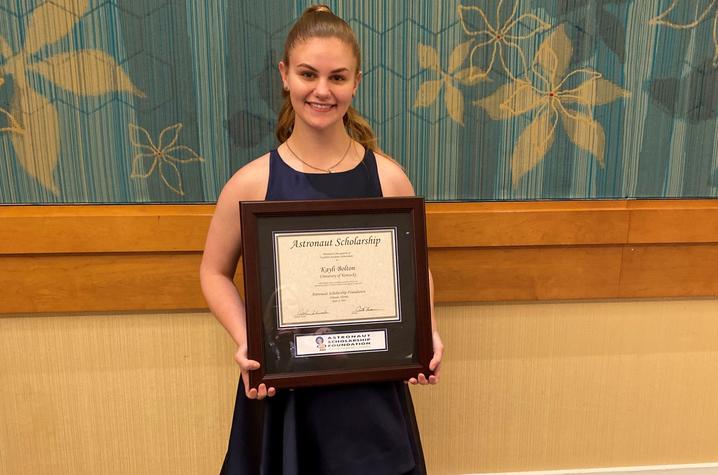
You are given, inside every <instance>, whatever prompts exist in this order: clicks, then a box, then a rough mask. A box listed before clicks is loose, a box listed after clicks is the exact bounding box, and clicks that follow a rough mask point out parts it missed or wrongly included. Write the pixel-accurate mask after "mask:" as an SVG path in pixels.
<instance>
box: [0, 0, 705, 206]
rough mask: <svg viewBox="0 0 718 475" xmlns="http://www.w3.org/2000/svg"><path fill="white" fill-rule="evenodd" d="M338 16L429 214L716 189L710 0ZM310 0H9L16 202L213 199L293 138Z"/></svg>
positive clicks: (368, 92) (4, 116)
mask: <svg viewBox="0 0 718 475" xmlns="http://www.w3.org/2000/svg"><path fill="white" fill-rule="evenodd" d="M328 3H329V5H330V6H331V7H332V9H333V10H334V11H335V12H336V13H337V14H338V15H340V16H341V17H343V18H344V19H346V20H347V21H348V22H349V23H350V25H351V26H352V27H353V28H354V30H355V32H356V34H357V36H358V38H359V40H360V43H361V45H362V51H363V55H364V57H363V64H362V69H363V74H364V77H363V83H362V85H361V86H360V90H359V94H358V96H357V99H356V103H355V104H356V106H357V108H358V109H359V110H360V111H361V112H362V113H363V114H364V115H365V116H366V117H367V118H368V119H369V120H370V122H371V123H372V125H373V126H374V128H375V131H376V132H377V135H378V137H379V141H380V145H381V146H382V148H383V149H384V150H385V151H386V152H387V153H388V154H390V155H391V156H393V157H394V158H395V159H396V160H398V161H399V162H401V163H402V165H403V166H404V167H405V168H406V170H407V173H408V175H409V177H410V178H411V180H412V181H413V183H414V185H415V188H416V189H417V192H418V193H419V194H422V195H424V196H426V197H427V198H428V199H430V200H515V199H530V200H533V199H602V198H606V199H609V198H629V199H630V198H684V197H685V198H688V197H691V198H692V197H700V198H707V197H715V196H716V195H718V144H717V143H716V131H717V130H718V120H717V119H718V60H717V59H718V53H717V51H718V37H717V36H716V33H715V31H718V2H716V1H715V0H551V1H541V0H533V1H530V0H521V1H519V0H473V1H471V0H466V1H455V0H435V1H396V0H364V1H359V0H335V1H330V2H328ZM309 4H310V2H308V1H299V0H296V1H285V0H271V1H266V0H265V1H236V0H109V1H105V0H0V203H5V204H9V203H85V202H87V203H147V202H157V203H162V202H174V203H182V202H212V201H214V200H216V198H217V196H218V193H219V191H220V190H221V187H222V185H223V183H224V182H225V181H226V180H227V179H228V178H229V176H231V174H232V173H233V172H234V171H236V170H237V169H238V168H239V167H241V166H242V165H244V164H246V163H248V162H249V161H250V160H252V159H253V158H254V157H257V156H259V155H261V154H262V153H264V152H266V151H267V150H268V149H271V148H273V147H276V145H277V144H276V141H275V138H274V132H273V129H274V124H275V117H276V113H277V110H278V108H279V105H280V99H281V97H280V90H281V87H280V85H281V83H280V81H279V77H278V73H277V69H276V65H277V62H278V61H279V59H280V56H281V52H282V48H283V41H284V38H285V36H286V34H287V32H288V30H289V28H290V27H291V25H292V22H293V21H294V19H295V18H297V16H298V15H300V14H301V12H302V11H303V10H304V9H305V8H306V7H307V6H308V5H309ZM492 58H493V60H492Z"/></svg>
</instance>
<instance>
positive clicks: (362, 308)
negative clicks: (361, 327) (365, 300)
mask: <svg viewBox="0 0 718 475" xmlns="http://www.w3.org/2000/svg"><path fill="white" fill-rule="evenodd" d="M379 310H381V309H380V308H374V307H370V306H368V305H358V306H357V307H355V308H354V310H352V315H356V314H357V313H367V312H378V311H379Z"/></svg>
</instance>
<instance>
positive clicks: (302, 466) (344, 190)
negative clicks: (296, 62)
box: [221, 150, 426, 475]
mask: <svg viewBox="0 0 718 475" xmlns="http://www.w3.org/2000/svg"><path fill="white" fill-rule="evenodd" d="M381 196H382V192H381V186H380V183H379V174H378V172H377V166H376V157H375V156H374V154H373V153H372V152H371V151H370V150H367V152H366V153H365V155H364V158H363V160H362V161H361V162H360V163H359V165H357V166H356V167H355V168H353V169H351V170H348V171H345V172H335V173H327V174H324V173H322V174H313V173H302V172H298V171H296V170H294V169H293V168H291V167H290V166H289V165H287V164H286V163H285V162H284V161H283V160H282V158H281V157H280V156H279V153H278V152H277V151H276V150H273V151H272V152H271V153H270V158H269V185H268V188H267V196H266V199H267V200H299V199H329V198H365V197H381ZM366 474H370V475H425V474H426V468H425V465H424V455H423V453H422V449H421V441H420V438H419V431H418V428H417V424H416V417H415V415H414V408H413V405H412V402H411V395H410V394H409V390H408V388H407V385H406V383H404V382H400V381H397V382H388V383H369V384H351V385H341V386H323V387H312V388H298V389H295V390H277V394H276V395H275V396H274V397H272V398H266V399H264V400H262V401H257V400H251V399H248V398H247V397H246V396H245V393H244V386H243V383H242V378H240V379H239V387H238V388H237V400H236V402H235V407H234V416H233V419H232V430H231V434H230V438H229V447H228V450H227V455H226V457H225V460H224V464H223V466H222V471H221V475H366Z"/></svg>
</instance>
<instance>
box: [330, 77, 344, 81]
mask: <svg viewBox="0 0 718 475" xmlns="http://www.w3.org/2000/svg"><path fill="white" fill-rule="evenodd" d="M332 80H333V81H337V82H341V81H344V80H345V78H344V76H333V77H332Z"/></svg>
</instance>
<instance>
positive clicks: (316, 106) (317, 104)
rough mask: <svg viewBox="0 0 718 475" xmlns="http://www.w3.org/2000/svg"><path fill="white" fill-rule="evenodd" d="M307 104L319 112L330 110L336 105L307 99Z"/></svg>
mask: <svg viewBox="0 0 718 475" xmlns="http://www.w3.org/2000/svg"><path fill="white" fill-rule="evenodd" d="M306 104H307V105H308V106H309V107H311V108H312V110H315V111H317V112H328V111H330V110H332V109H334V108H335V107H336V105H335V104H325V103H321V102H310V101H307V102H306Z"/></svg>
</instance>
